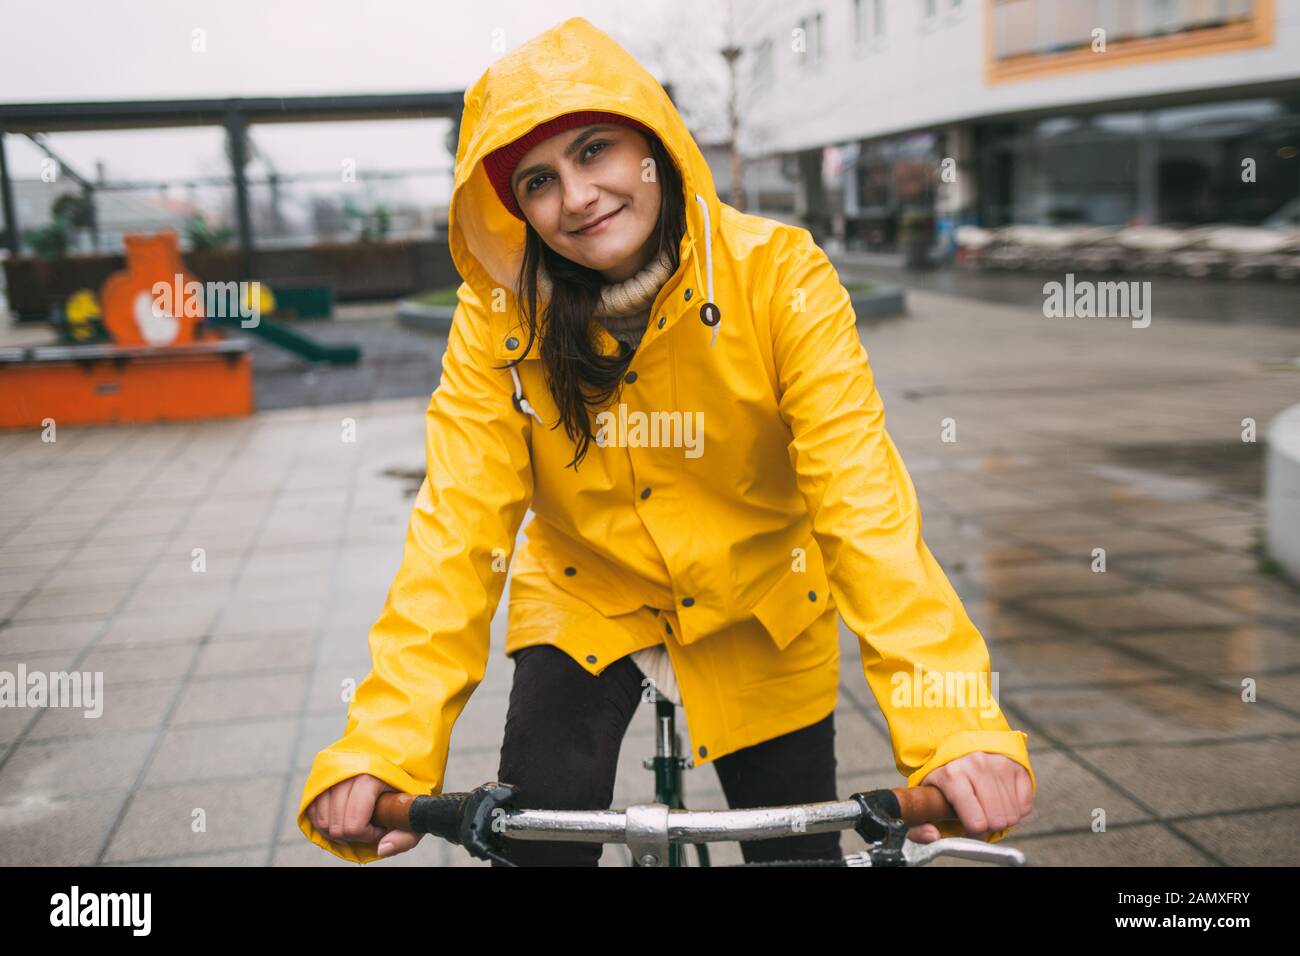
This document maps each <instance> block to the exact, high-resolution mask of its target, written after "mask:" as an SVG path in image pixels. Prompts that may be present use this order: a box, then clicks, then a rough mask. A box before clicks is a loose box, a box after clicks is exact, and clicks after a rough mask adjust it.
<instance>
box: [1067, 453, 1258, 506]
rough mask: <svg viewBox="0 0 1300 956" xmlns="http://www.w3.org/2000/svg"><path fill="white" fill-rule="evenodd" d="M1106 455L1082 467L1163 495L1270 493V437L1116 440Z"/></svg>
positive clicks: (1168, 498)
mask: <svg viewBox="0 0 1300 956" xmlns="http://www.w3.org/2000/svg"><path fill="white" fill-rule="evenodd" d="M1105 456H1106V458H1108V459H1110V461H1109V462H1105V463H1100V464H1091V465H1084V466H1081V467H1082V468H1083V470H1085V471H1087V472H1089V473H1090V474H1095V475H1097V476H1098V477H1102V478H1107V479H1109V480H1111V481H1115V482H1118V483H1121V484H1127V485H1130V486H1132V487H1133V489H1134V490H1135V491H1138V492H1140V493H1142V494H1144V495H1147V496H1149V497H1152V498H1158V499H1160V500H1163V501H1188V500H1194V499H1197V498H1209V497H1211V496H1213V495H1216V494H1229V495H1238V496H1241V497H1247V498H1260V497H1262V496H1263V493H1264V490H1263V488H1264V443H1263V442H1259V441H1257V442H1243V441H1229V442H1199V443H1197V442H1192V443H1189V442H1163V443H1161V444H1151V445H1111V446H1110V447H1108V448H1106V449H1105Z"/></svg>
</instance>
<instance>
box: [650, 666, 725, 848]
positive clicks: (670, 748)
mask: <svg viewBox="0 0 1300 956" xmlns="http://www.w3.org/2000/svg"><path fill="white" fill-rule="evenodd" d="M650 693H651V694H652V695H653V700H654V705H655V755H654V756H653V757H650V758H647V759H646V760H645V761H644V763H643V764H642V766H644V767H645V768H646V769H647V770H653V771H654V775H655V803H656V804H662V805H664V806H665V807H668V808H669V809H670V810H684V809H685V808H686V804H685V802H684V801H685V787H684V786H683V783H682V771H683V770H684V769H686V766H687V762H686V759H685V758H684V757H682V755H681V744H682V741H681V736H680V735H679V734H678V733H677V705H676V704H674V703H673V702H672V701H671V700H669V699H668V698H667V697H664V696H663V695H662V694H660V693H659V691H658V690H656V689H654V687H653V686H652V687H651V688H650ZM691 845H692V846H694V847H695V852H696V855H697V856H698V857H699V865H700V866H709V848H708V847H707V846H706V845H705V844H703V843H694V844H691ZM667 855H668V864H667V865H668V866H685V865H686V863H685V861H684V857H685V853H684V848H683V847H681V846H679V845H677V844H670V845H669V846H668V847H667ZM632 865H633V866H657V865H659V860H658V859H653V860H643V859H641V858H640V857H639V856H638V854H637V853H636V850H635V848H633V849H632Z"/></svg>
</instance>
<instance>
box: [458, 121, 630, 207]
mask: <svg viewBox="0 0 1300 956" xmlns="http://www.w3.org/2000/svg"><path fill="white" fill-rule="evenodd" d="M593 123H621V124H622V125H624V126H631V127H632V128H633V129H636V130H640V131H641V132H642V133H644V134H645V135H646V136H653V135H654V133H653V132H651V130H650V129H649V128H648V127H647V126H646V125H645V124H644V123H640V122H637V121H636V120H634V119H632V118H631V117H630V116H623V115H622V114H621V113H606V112H602V111H600V110H579V111H577V112H575V113H565V114H564V115H563V116H557V117H555V119H553V120H548V121H546V122H545V123H542V124H541V125H540V126H534V127H533V128H532V129H531V130H530V131H529V132H527V133H525V134H524V135H523V136H521V137H519V138H518V139H517V140H515V141H514V142H513V143H507V144H506V145H505V146H502V147H501V148H500V149H496V150H493V151H492V152H490V153H488V154H487V155H486V156H484V157H483V168H484V169H485V170H486V171H487V174H488V179H490V180H491V181H492V188H493V189H495V190H496V191H497V196H499V197H500V198H501V202H502V203H503V204H504V205H505V207H506V209H508V210H510V212H511V214H512V215H514V216H515V217H516V218H518V219H523V218H524V214H523V212H522V211H521V210H520V208H519V204H518V203H517V202H516V201H515V193H514V190H513V189H511V188H510V180H511V178H512V177H513V176H514V173H515V167H517V166H518V165H519V161H520V160H521V159H523V158H524V156H525V155H526V154H527V153H528V151H529V150H530V149H532V148H533V147H534V146H536V145H537V144H538V143H540V142H542V141H543V140H545V139H549V138H550V137H552V136H554V135H556V134H557V133H563V132H564V131H565V130H566V129H573V128H574V127H575V126H590V125H592V124H593Z"/></svg>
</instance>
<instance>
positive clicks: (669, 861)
mask: <svg viewBox="0 0 1300 956" xmlns="http://www.w3.org/2000/svg"><path fill="white" fill-rule="evenodd" d="M649 693H650V694H651V698H650V699H651V700H652V701H653V703H654V705H655V729H656V734H655V756H654V757H653V758H648V759H646V760H645V761H644V762H643V766H644V767H645V768H646V769H647V770H653V771H654V774H655V799H654V802H653V803H642V804H634V805H632V806H629V807H627V808H625V809H623V810H529V809H521V808H518V807H515V806H514V802H515V796H516V793H517V788H516V787H514V786H512V785H511V784H509V783H500V782H496V781H492V782H489V783H485V784H482V785H481V786H479V787H476V788H475V789H473V790H471V791H467V792H459V793H442V794H427V795H418V796H417V795H412V794H408V793H395V792H388V793H383V794H380V795H379V798H378V799H377V800H376V801H375V811H374V814H373V815H372V822H373V823H374V824H375V825H377V826H381V827H384V828H385V829H389V830H408V831H411V832H414V833H427V834H431V835H433V836H437V837H440V838H442V839H444V840H447V841H448V842H450V843H454V844H456V845H458V846H462V847H464V848H465V849H466V850H467V851H468V852H469V853H470V855H471V856H474V857H476V858H478V859H481V860H495V861H497V862H499V863H501V864H503V865H505V866H514V865H515V864H514V863H513V862H511V861H510V860H509V859H508V858H507V857H506V856H504V855H503V853H504V850H505V846H504V841H505V840H507V839H513V840H564V841H566V842H584V843H586V842H597V843H620V844H625V845H626V846H627V847H628V848H629V849H630V850H631V852H632V863H633V865H634V866H642V867H658V866H685V865H687V864H686V862H685V854H684V853H682V852H681V848H682V846H683V845H690V846H694V847H695V850H696V854H697V858H698V863H699V865H700V866H709V865H710V864H709V854H708V846H707V844H709V843H716V842H721V841H724V840H725V841H734V840H754V839H764V838H771V837H779V836H789V835H791V834H792V833H823V832H827V831H830V830H847V829H852V830H854V831H855V832H856V833H857V834H858V835H859V836H861V837H862V839H863V840H864V841H866V843H867V849H866V850H865V851H863V852H860V853H850V854H848V855H846V856H844V857H841V858H840V859H838V860H807V859H802V860H773V861H763V862H754V863H738V864H734V865H736V866H925V865H926V864H928V863H930V862H931V861H933V860H935V859H937V858H939V857H941V856H951V857H956V858H960V859H967V860H975V861H978V862H984V863H996V864H1000V865H1004V866H1023V865H1024V864H1025V855H1024V853H1022V852H1021V851H1020V850H1017V849H1015V848H1014V847H1008V846H1002V845H1001V844H992V843H986V842H984V841H982V840H973V839H969V838H967V837H944V838H942V839H939V840H935V841H933V842H931V843H914V842H912V841H911V840H909V839H907V831H908V829H909V828H910V827H914V826H921V825H922V824H926V823H939V822H942V821H944V820H955V819H957V815H956V813H955V812H954V811H953V809H952V806H951V805H950V804H949V803H948V801H947V799H946V798H945V797H944V795H943V792H942V791H941V790H940V789H939V788H938V787H933V786H927V785H923V786H919V787H910V788H909V787H895V788H893V789H886V790H871V791H864V792H859V793H854V794H852V795H851V796H850V797H849V799H848V800H833V801H824V802H821V803H805V804H795V805H790V806H777V807H756V808H751V809H745V810H688V809H686V807H685V806H684V788H683V784H682V771H683V770H684V769H687V768H688V767H692V766H694V764H693V763H688V762H687V761H686V759H685V758H683V757H682V756H681V736H680V734H678V732H677V729H676V710H677V707H676V705H675V704H673V703H672V701H670V700H668V699H667V698H666V697H664V696H663V695H661V694H659V693H658V692H657V691H655V690H654V689H653V687H651V688H650V690H649Z"/></svg>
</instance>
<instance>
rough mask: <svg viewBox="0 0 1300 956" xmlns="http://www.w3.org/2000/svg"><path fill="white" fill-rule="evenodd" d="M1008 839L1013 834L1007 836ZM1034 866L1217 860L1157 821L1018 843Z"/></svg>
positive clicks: (1206, 863) (1191, 863)
mask: <svg viewBox="0 0 1300 956" xmlns="http://www.w3.org/2000/svg"><path fill="white" fill-rule="evenodd" d="M1007 841H1008V843H1010V842H1011V835H1008V836H1007ZM1015 845H1016V847H1017V848H1018V849H1020V850H1022V851H1023V852H1024V854H1025V857H1026V859H1027V861H1028V864H1029V865H1030V866H1119V867H1129V866H1210V865H1213V863H1214V861H1213V860H1212V859H1211V858H1210V857H1208V856H1206V855H1205V854H1204V853H1202V852H1200V851H1199V850H1197V849H1196V848H1195V847H1193V846H1191V845H1190V844H1188V843H1187V842H1185V841H1183V840H1180V839H1179V838H1178V837H1177V836H1176V835H1174V834H1172V833H1170V832H1169V830H1167V829H1166V828H1165V827H1163V826H1161V825H1160V824H1157V823H1144V824H1138V825H1136V826H1125V827H1112V828H1110V829H1108V830H1106V832H1105V833H1093V832H1088V833H1085V834H1073V833H1071V834H1062V835H1058V836H1043V837H1037V838H1035V839H1033V840H1026V841H1024V842H1022V843H1019V844H1015Z"/></svg>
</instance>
